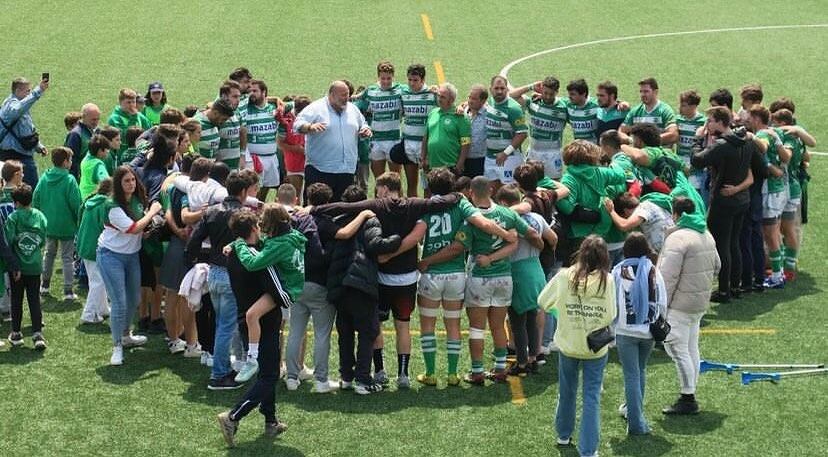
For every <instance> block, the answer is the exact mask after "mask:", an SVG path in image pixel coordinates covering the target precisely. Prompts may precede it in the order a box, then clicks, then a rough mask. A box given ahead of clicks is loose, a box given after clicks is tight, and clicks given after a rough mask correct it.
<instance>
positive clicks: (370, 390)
mask: <svg viewBox="0 0 828 457" xmlns="http://www.w3.org/2000/svg"><path fill="white" fill-rule="evenodd" d="M354 392H356V393H357V395H370V394H375V393H377V392H382V385H380V384H377V383H373V384H363V383H361V382H357V383H356V384H355V387H354Z"/></svg>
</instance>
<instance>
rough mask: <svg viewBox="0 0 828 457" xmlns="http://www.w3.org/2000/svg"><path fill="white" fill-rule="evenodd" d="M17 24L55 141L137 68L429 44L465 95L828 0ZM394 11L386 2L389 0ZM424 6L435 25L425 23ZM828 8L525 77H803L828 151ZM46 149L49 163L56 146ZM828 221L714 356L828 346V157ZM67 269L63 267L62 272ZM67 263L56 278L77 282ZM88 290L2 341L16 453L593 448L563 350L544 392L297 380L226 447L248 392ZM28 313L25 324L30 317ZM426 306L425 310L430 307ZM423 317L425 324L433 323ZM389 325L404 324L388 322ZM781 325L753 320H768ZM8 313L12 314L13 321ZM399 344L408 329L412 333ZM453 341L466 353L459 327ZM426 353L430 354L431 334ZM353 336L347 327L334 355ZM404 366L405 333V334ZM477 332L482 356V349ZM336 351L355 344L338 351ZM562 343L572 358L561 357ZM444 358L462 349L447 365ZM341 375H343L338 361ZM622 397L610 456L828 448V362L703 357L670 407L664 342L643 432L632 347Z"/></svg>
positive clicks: (155, 6)
mask: <svg viewBox="0 0 828 457" xmlns="http://www.w3.org/2000/svg"><path fill="white" fill-rule="evenodd" d="M6 3H7V5H6V8H5V14H3V15H0V30H2V31H3V32H4V36H5V37H6V40H4V45H3V56H4V58H3V59H0V81H9V82H10V81H11V79H12V78H14V77H15V76H18V75H25V76H27V77H29V78H30V79H32V80H36V79H37V78H38V77H39V75H40V73H41V72H44V71H49V72H50V73H51V80H52V87H51V89H50V90H49V92H48V93H47V94H46V95H45V96H44V97H43V99H42V100H41V101H39V102H38V103H37V105H36V106H35V108H34V110H33V115H34V117H35V121H36V123H37V125H38V126H39V128H40V130H41V132H42V138H43V139H44V141H45V143H46V144H47V145H49V146H53V145H57V144H59V143H62V141H63V137H64V134H65V132H64V130H63V125H62V122H61V121H62V118H63V114H64V113H65V112H67V111H72V110H77V109H79V108H80V106H81V105H82V104H83V103H85V102H88V101H94V102H96V103H98V104H99V105H100V106H101V108H102V110H103V111H104V116H106V115H108V113H109V112H110V111H111V109H112V108H113V107H114V106H115V105H116V103H117V92H118V89H119V88H121V87H134V88H136V89H137V90H138V91H139V92H143V91H144V90H145V88H146V85H147V83H148V82H150V81H153V80H161V81H163V82H164V84H165V86H166V89H167V93H168V97H169V101H170V103H171V104H172V105H174V106H179V107H183V106H185V105H187V104H190V103H196V104H202V103H204V102H207V101H209V100H211V99H212V98H213V97H214V96H215V94H216V91H217V87H218V85H219V84H220V82H221V81H222V79H223V78H224V77H225V76H226V75H227V73H229V71H230V70H231V69H232V68H233V67H236V66H239V65H243V66H247V67H249V68H250V69H251V70H252V71H253V73H254V75H256V76H257V77H261V78H263V79H265V80H266V81H267V82H268V84H269V86H270V88H271V92H272V94H278V95H283V94H287V93H294V94H296V93H304V94H309V95H312V96H313V97H314V98H315V97H318V96H321V94H322V93H323V91H324V90H325V88H326V87H327V85H328V84H329V82H330V81H331V80H332V79H336V78H342V77H347V78H349V79H351V80H352V81H355V82H357V83H359V84H367V83H370V82H372V80H373V78H374V76H375V75H374V68H375V65H376V62H377V61H378V60H379V59H381V58H389V59H391V60H392V61H393V62H394V63H395V64H397V66H398V68H399V69H400V70H399V79H404V68H405V66H407V64H409V63H411V62H422V63H424V64H425V65H426V67H427V68H428V71H429V75H428V80H429V81H430V82H435V80H436V77H435V76H434V71H433V68H434V67H433V62H434V61H439V62H440V63H441V64H442V68H443V69H444V71H445V77H446V79H447V80H448V81H451V82H453V83H455V84H456V85H457V86H458V88H459V89H460V92H461V94H465V93H466V91H467V89H468V87H469V86H470V85H471V84H472V83H475V82H484V83H485V82H488V80H489V78H490V77H491V76H493V75H494V74H496V73H497V72H498V71H500V69H501V68H502V67H503V66H505V65H506V64H507V63H509V62H511V61H513V60H515V59H518V58H520V57H522V56H525V55H529V54H532V53H534V52H537V51H541V50H544V49H549V48H556V47H560V46H565V45H569V44H574V43H581V42H587V41H592V40H599V39H605V38H612V37H619V36H628V35H642V34H656V33H664V32H677V31H693V30H702V29H723V28H733V27H751V26H775V25H802V24H828V8H825V2H824V0H811V1H805V0H802V1H797V2H789V3H784V4H780V3H778V2H766V1H760V2H748V1H744V0H739V1H733V2H726V3H723V2H714V1H709V0H700V1H696V2H684V3H681V4H675V3H673V2H663V3H660V4H645V3H644V2H623V1H608V2H576V1H572V0H568V1H563V2H554V3H550V2H547V3H542V2H532V1H526V0H519V1H511V2H500V3H494V2H480V3H471V2H463V3H462V4H461V3H460V2H454V3H447V2H437V1H416V2H398V1H387V0H380V1H373V2H369V1H351V2H339V1H330V0H325V1H318V2H267V1H260V0H255V1H248V2H241V3H240V2H226V1H214V2H183V1H166V2H162V1H158V0H147V1H142V2H123V1H117V0H116V1H108V2H103V1H99V0H90V1H87V2H85V3H84V4H83V5H80V4H76V3H75V2H49V3H44V4H31V3H25V4H24V3H23V2H11V1H9V2H6ZM374 11H375V12H374ZM421 14H427V15H428V16H429V18H430V22H431V26H432V27H433V38H434V39H433V40H428V39H427V38H426V35H425V33H424V30H423V25H422V22H421V16H420V15H421ZM826 48H828V28H790V29H777V30H742V31H730V32H718V33H708V34H696V35H679V36H667V37H657V38H642V39H638V40H630V41H618V42H609V43H604V44H597V45H594V46H586V47H581V48H574V49H569V50H563V51H561V52H555V53H551V54H547V55H544V56H541V57H538V58H536V59H531V60H528V61H526V62H524V63H522V64H519V65H517V66H516V67H514V69H513V70H512V71H511V72H510V74H509V75H510V77H511V78H512V80H513V83H514V84H516V85H517V84H526V83H529V82H531V81H534V80H537V79H542V77H544V76H546V75H548V74H555V75H557V76H558V77H559V78H560V79H561V80H562V81H568V80H570V79H574V78H578V77H584V78H586V79H587V81H589V82H590V83H591V86H592V87H594V85H595V84H596V83H597V82H598V81H599V80H602V79H611V80H613V81H615V82H616V83H617V84H618V85H619V88H620V91H621V93H620V95H621V98H622V99H625V100H629V101H631V102H635V101H636V100H637V86H636V81H638V80H639V79H641V78H642V77H644V76H650V75H652V76H655V77H656V78H658V80H659V82H660V85H661V87H662V90H661V98H662V99H663V100H665V101H667V102H669V103H670V104H671V105H673V106H676V105H677V96H678V93H679V92H681V91H682V90H685V89H688V88H695V89H698V90H699V91H700V92H701V93H703V94H707V93H709V92H710V91H711V90H713V89H715V88H717V87H729V88H731V90H734V91H738V87H739V86H741V85H742V84H744V83H748V82H761V83H762V84H763V86H764V88H765V94H766V98H767V99H768V100H769V101H770V100H772V99H774V98H776V97H778V96H783V95H784V96H788V97H790V98H792V99H793V100H794V101H796V103H797V117H798V118H799V120H800V122H801V123H803V124H804V125H805V126H807V127H808V129H809V130H810V132H811V133H812V134H814V136H815V137H816V138H817V140H818V141H820V142H821V144H820V146H819V147H817V148H816V149H817V150H828V148H826V147H825V146H822V144H824V143H822V142H824V141H826V140H828V122H827V121H826V120H828V105H826V104H825V102H824V95H825V94H826V86H825V85H824V82H823V76H824V74H825V73H826V72H828V63H827V61H826V60H825V49H826ZM41 165H42V166H44V167H45V161H44V163H42V164H41ZM812 175H813V181H812V184H811V187H810V189H811V192H812V193H811V222H810V224H808V226H807V227H806V228H805V235H804V240H805V241H804V247H803V248H802V254H801V263H800V265H801V266H800V269H801V273H800V276H799V279H798V280H797V281H796V283H794V284H793V285H792V286H789V287H788V288H787V289H785V290H784V291H770V292H767V293H765V294H763V295H760V296H756V295H751V296H748V297H747V298H745V299H742V300H740V301H736V302H734V303H731V304H728V305H722V306H714V307H713V308H712V309H711V311H710V313H709V314H708V316H707V317H706V321H707V322H708V324H709V325H708V326H707V327H705V331H709V332H720V333H706V334H704V335H703V336H702V339H701V345H702V355H703V358H707V359H710V360H718V361H731V362H789V363H794V362H799V363H805V362H811V363H813V362H823V363H824V362H826V361H828V360H826V359H828V350H826V346H825V342H826V339H828V330H826V328H828V327H827V326H826V324H827V323H828V316H826V313H825V310H824V309H825V308H824V303H825V302H826V301H828V292H826V291H825V290H824V289H825V286H826V285H828V282H826V281H828V266H827V265H828V264H826V262H825V259H824V258H823V257H822V255H824V254H823V253H824V252H827V251H828V234H825V233H823V232H822V231H821V230H820V228H821V226H822V224H824V223H826V222H828V214H826V213H827V212H828V210H827V209H826V206H825V205H824V204H823V201H824V200H825V199H826V198H828V191H826V189H825V187H824V186H823V185H822V183H823V182H824V181H825V180H826V179H828V157H815V158H814V159H813V161H812ZM56 277H57V276H56ZM57 282H59V281H56V282H55V284H54V285H53V287H52V289H53V291H54V293H55V294H57V293H58V292H59V291H60V290H61V285H60V284H57ZM81 307H82V305H81V304H80V303H72V304H69V303H62V302H58V301H56V300H54V299H47V300H46V302H45V320H46V322H47V327H46V328H45V335H46V337H47V339H48V340H49V342H50V347H49V349H48V350H47V351H46V352H45V353H36V352H34V351H33V350H31V341H30V340H29V339H27V343H26V347H25V348H18V349H15V350H9V348H8V345H7V346H6V347H5V348H3V349H0V411H2V412H3V416H4V419H3V420H2V421H0V436H2V439H0V454H2V455H37V456H39V455H49V456H52V455H201V456H212V455H278V456H302V455H307V456H334V455H337V456H339V455H341V456H363V455H383V456H384V455H388V456H408V455H415V456H416V455H422V456H429V455H435V456H445V455H454V456H464V455H474V454H477V453H485V454H490V455H507V454H512V453H514V454H519V455H522V456H541V455H558V454H559V453H560V454H562V455H575V454H573V452H574V451H573V450H572V449H571V448H570V449H567V450H559V449H558V448H556V447H555V445H554V440H555V433H554V428H553V417H554V411H555V405H556V394H557V369H556V367H555V366H552V365H555V363H552V364H549V365H547V366H546V367H544V368H543V369H542V371H541V374H540V375H537V376H533V377H529V378H526V379H525V380H524V381H523V383H522V389H523V391H524V394H525V402H524V403H523V404H513V402H512V398H513V397H512V394H511V392H510V388H509V386H508V385H492V386H488V387H485V388H470V387H463V388H459V389H446V388H444V387H440V388H438V389H433V388H420V387H419V386H415V387H414V388H413V389H412V390H410V391H401V392H396V391H395V389H394V388H392V389H391V391H390V392H383V393H381V394H379V395H375V396H370V397H367V398H362V397H358V396H356V395H353V394H352V393H347V392H345V393H337V394H334V395H328V396H317V395H315V394H310V392H309V388H308V387H307V386H306V385H303V387H301V388H300V390H299V391H298V392H290V393H288V392H286V391H285V390H284V389H283V386H282V385H280V387H279V390H278V404H279V408H280V417H281V418H282V419H283V420H284V421H286V422H287V423H288V424H289V425H290V430H289V431H288V432H287V433H286V434H285V435H284V436H283V437H282V438H280V439H278V440H277V441H275V442H271V441H268V440H266V439H264V438H262V437H261V430H262V419H261V416H259V415H257V414H256V413H254V414H252V415H251V416H250V418H249V419H247V420H245V421H244V422H243V423H242V426H241V429H240V432H239V435H238V440H239V442H240V445H239V447H238V448H237V449H234V450H229V451H228V450H227V449H226V448H225V446H224V442H223V440H222V438H221V435H220V433H219V431H218V429H217V427H216V423H215V415H216V414H217V413H218V412H220V411H222V410H224V409H227V408H228V407H230V406H232V404H233V403H234V402H235V400H236V399H237V397H238V396H239V395H241V391H235V392H229V393H215V392H209V391H207V389H206V382H207V379H208V376H209V372H208V371H207V369H205V368H204V367H201V366H200V365H199V364H198V362H197V360H186V359H183V358H182V357H180V356H170V355H169V354H168V353H167V351H166V347H165V345H164V342H163V339H162V338H161V337H158V336H155V337H152V338H151V339H150V343H149V344H148V345H147V346H146V347H144V348H141V349H136V350H133V351H132V352H130V353H128V354H127V357H126V364H125V365H124V366H122V367H110V366H109V365H108V360H109V354H110V338H109V331H108V327H106V326H105V325H103V326H92V327H89V326H86V327H79V326H78V318H79V316H80V309H81ZM28 319H29V318H28V312H26V313H25V315H24V332H27V333H26V335H27V337H28V336H30V333H28V332H29V329H28V327H27V325H28V324H27V323H28ZM415 322H416V321H415ZM414 326H415V328H416V323H415V325H414ZM386 330H390V327H388V328H386ZM757 330H758V331H760V332H761V333H751V332H755V331H757ZM8 331H9V324H8V323H3V324H2V325H0V334H2V335H7V334H8ZM386 344H387V347H389V348H392V347H393V341H392V340H391V338H388V339H387V343H386ZM439 344H440V346H439V347H440V352H439V356H438V357H439V360H441V362H442V363H443V364H444V363H445V355H444V354H445V352H444V351H445V350H444V346H443V342H442V341H440V343H439ZM412 352H413V353H414V356H413V367H412V370H413V372H414V373H417V372H420V370H422V368H423V367H422V361H421V360H422V359H421V356H420V354H419V344H418V343H417V342H416V339H415V343H414V349H413V351H412ZM335 353H336V350H335V347H334V350H333V351H332V355H333V354H335ZM386 354H387V355H386V361H387V363H388V367H389V369H390V370H392V371H393V370H395V369H396V363H395V358H396V357H395V353H394V351H393V350H389V351H387V352H386ZM467 354H468V352H467V348H464V350H463V357H462V359H461V360H462V362H461V363H462V364H461V369H464V370H465V369H468V365H469V362H468V355H467ZM331 360H332V367H333V368H336V366H337V364H336V362H335V361H334V360H335V357H332V358H331ZM553 361H554V357H553ZM442 371H444V365H440V366H439V367H438V372H442ZM332 376H335V373H332ZM604 385H605V392H604V394H603V398H602V426H601V431H602V436H601V445H600V453H601V455H630V456H657V455H704V456H712V455H753V454H758V455H824V454H825V453H826V452H827V451H826V450H825V449H826V448H828V436H826V433H825V431H826V430H828V415H826V414H825V410H826V406H828V400H826V399H825V392H826V391H828V376H823V377H812V378H802V379H791V380H785V381H783V382H782V383H781V384H779V385H773V384H769V383H759V384H753V385H750V386H741V385H740V383H739V379H738V376H737V375H732V376H727V375H726V374H723V373H712V374H705V375H703V376H702V379H701V384H700V388H699V392H698V397H699V401H700V403H701V406H702V409H703V413H702V414H701V415H699V416H696V417H689V418H684V417H682V418H665V417H663V416H662V415H661V414H660V412H659V411H660V408H661V407H662V406H664V405H667V404H669V403H671V402H672V401H673V400H674V399H675V397H676V396H677V392H678V384H677V379H676V374H675V369H674V366H673V364H672V362H671V361H670V359H669V358H668V357H667V356H666V355H665V354H664V353H663V352H658V351H656V352H655V353H654V356H653V359H652V361H651V366H650V369H649V373H648V392H647V398H646V415H647V417H648V419H649V420H650V422H651V425H652V426H653V434H652V435H651V436H648V437H643V438H629V437H627V436H626V435H625V423H624V421H623V420H622V419H620V418H619V417H618V415H617V414H616V409H617V407H618V405H619V404H620V403H621V402H622V401H623V382H622V379H621V369H620V366H619V364H618V363H617V359H616V358H615V357H614V356H613V357H611V361H610V363H609V365H608V367H607V370H606V378H605V383H604Z"/></svg>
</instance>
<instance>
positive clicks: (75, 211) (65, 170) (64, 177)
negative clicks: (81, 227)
mask: <svg viewBox="0 0 828 457" xmlns="http://www.w3.org/2000/svg"><path fill="white" fill-rule="evenodd" d="M72 154H73V153H72V150H71V149H69V148H67V147H62V146H61V147H58V148H55V149H52V164H53V165H54V167H52V168H50V169H49V170H47V171H46V173H44V174H43V176H42V177H41V178H40V180H39V181H38V183H37V187H35V190H34V197H33V199H32V206H34V207H35V208H37V209H39V210H40V211H41V212H43V215H44V216H46V220H49V221H51V223H50V224H49V226H48V230H47V231H46V257H45V258H44V259H43V262H44V265H43V266H44V268H43V279H42V283H41V285H40V294H41V295H48V294H49V284H50V283H51V280H52V269H53V267H54V264H55V256H56V255H57V248H58V244H60V258H61V260H62V262H63V299H64V300H77V298H78V297H77V295H75V293H74V292H73V291H72V283H73V281H74V277H73V273H74V267H73V257H74V254H75V235H76V234H77V231H78V222H79V220H80V206H81V195H80V189H79V188H78V183H77V181H75V177H74V176H72V175H70V174H69V169H70V168H71V167H72Z"/></svg>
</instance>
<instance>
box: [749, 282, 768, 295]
mask: <svg viewBox="0 0 828 457" xmlns="http://www.w3.org/2000/svg"><path fill="white" fill-rule="evenodd" d="M751 290H752V291H754V292H756V293H757V294H761V293H762V292H764V291H765V285H764V284H762V283H756V284H754V285H753V287H751Z"/></svg>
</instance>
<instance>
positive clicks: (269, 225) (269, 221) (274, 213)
mask: <svg viewBox="0 0 828 457" xmlns="http://www.w3.org/2000/svg"><path fill="white" fill-rule="evenodd" d="M285 226H287V227H288V228H290V214H288V212H287V210H286V209H285V207H284V206H282V205H281V204H279V203H275V202H270V203H265V204H264V207H262V214H261V222H260V223H259V227H260V228H261V229H262V232H263V233H264V234H266V235H268V236H273V235H277V234H279V233H280V232H281V231H283V230H284V227H285Z"/></svg>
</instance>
